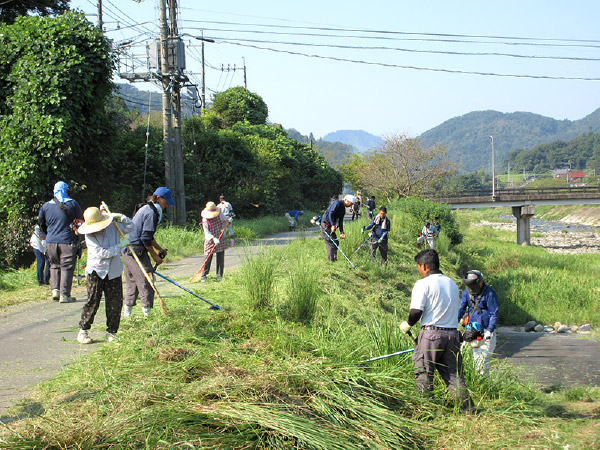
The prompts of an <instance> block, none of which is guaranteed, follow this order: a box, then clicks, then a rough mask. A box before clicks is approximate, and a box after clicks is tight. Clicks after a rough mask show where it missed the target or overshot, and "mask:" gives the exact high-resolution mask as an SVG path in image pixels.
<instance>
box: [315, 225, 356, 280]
mask: <svg viewBox="0 0 600 450" xmlns="http://www.w3.org/2000/svg"><path fill="white" fill-rule="evenodd" d="M323 231H324V232H325V234H326V235H327V237H328V238H329V240H330V241H331V242H333V245H335V246H336V248H337V249H338V250H339V251H340V253H341V254H342V255H344V258H346V261H348V263H349V264H350V265H351V266H352V268H353V269H354V270H356V271H358V269H357V268H356V266H355V265H354V264H352V261H350V260H349V259H348V257H347V256H346V254H345V253H344V252H343V251H342V249H341V248H340V246H339V245H337V244H336V243H335V241H334V240H333V238H332V237H331V235H330V234H329V233H328V232H327V230H325V229H323Z"/></svg>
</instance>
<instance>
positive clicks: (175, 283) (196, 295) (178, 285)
mask: <svg viewBox="0 0 600 450" xmlns="http://www.w3.org/2000/svg"><path fill="white" fill-rule="evenodd" d="M154 273H155V274H156V275H158V276H159V277H161V278H164V279H165V280H167V281H168V282H170V283H173V284H174V285H175V286H177V287H179V288H181V289H183V290H184V291H185V292H189V293H190V294H192V295H193V296H194V297H198V298H199V299H200V300H202V301H204V302H206V303H208V304H209V305H211V306H213V307H215V308H217V309H222V308H221V307H220V306H219V305H215V304H214V303H212V302H209V301H208V300H206V299H205V298H202V297H200V296H199V295H198V294H196V293H195V292H192V291H191V290H190V289H188V288H186V287H184V286H182V285H180V284H179V283H177V282H176V281H173V280H171V279H170V278H169V277H167V276H165V275H163V274H162V273H158V272H154Z"/></svg>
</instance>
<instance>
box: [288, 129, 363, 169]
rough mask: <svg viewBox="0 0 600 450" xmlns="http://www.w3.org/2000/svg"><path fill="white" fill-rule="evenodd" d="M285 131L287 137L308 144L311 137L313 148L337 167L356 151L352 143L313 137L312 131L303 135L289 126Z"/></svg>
mask: <svg viewBox="0 0 600 450" xmlns="http://www.w3.org/2000/svg"><path fill="white" fill-rule="evenodd" d="M286 131H287V134H288V137H289V138H291V139H296V140H297V141H299V142H302V143H303V144H307V145H308V144H310V141H311V139H312V145H313V148H315V149H316V150H317V151H318V152H319V153H320V154H321V155H322V156H323V158H325V161H327V164H329V165H330V166H331V167H339V166H340V165H342V164H343V163H344V162H346V158H348V157H350V156H352V154H354V153H358V149H357V148H356V147H354V146H352V145H348V144H344V143H342V142H329V141H324V140H323V139H315V138H314V136H313V134H312V133H311V134H310V136H305V135H303V134H301V133H300V132H299V131H297V130H295V129H294V128H290V129H289V130H286Z"/></svg>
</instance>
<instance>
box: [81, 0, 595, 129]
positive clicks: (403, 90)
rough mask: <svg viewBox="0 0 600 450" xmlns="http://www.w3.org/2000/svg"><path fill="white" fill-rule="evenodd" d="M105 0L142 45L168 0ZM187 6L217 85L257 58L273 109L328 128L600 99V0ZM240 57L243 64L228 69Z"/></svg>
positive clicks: (118, 37) (191, 63) (119, 36)
mask: <svg viewBox="0 0 600 450" xmlns="http://www.w3.org/2000/svg"><path fill="white" fill-rule="evenodd" d="M103 3H104V20H105V21H106V24H105V28H106V30H107V34H108V36H109V37H110V38H112V39H114V40H115V41H116V42H120V41H124V40H128V39H131V38H135V41H136V42H138V43H139V44H138V45H136V46H134V48H133V49H134V52H135V53H136V54H138V55H140V56H142V55H143V54H144V52H145V50H144V46H143V42H144V41H145V40H146V39H150V38H151V37H152V36H154V37H156V36H158V1H157V0H143V1H141V2H137V1H134V0H103ZM71 6H72V7H73V8H80V9H81V10H83V11H84V12H85V13H86V14H89V15H88V18H89V19H90V20H91V21H93V22H95V21H96V16H95V15H92V14H95V12H96V1H95V0H94V1H92V0H72V1H71ZM179 7H180V16H179V31H180V33H187V34H189V35H191V36H199V35H201V34H202V33H203V35H204V36H205V37H210V38H213V39H215V43H207V44H205V56H206V61H207V64H208V65H209V66H210V68H208V69H207V71H206V84H207V89H208V92H209V93H210V92H213V91H222V90H225V89H227V88H229V87H232V86H236V85H242V84H243V78H242V71H241V70H239V68H241V66H242V65H243V58H245V61H246V66H247V78H248V89H250V90H251V91H253V92H256V93H258V94H259V95H261V96H262V97H263V99H264V100H265V102H266V103H267V105H268V106H269V119H270V120H271V121H272V122H274V123H280V124H282V125H283V126H284V127H286V128H296V129H297V130H298V131H300V132H301V133H303V134H308V133H310V132H312V133H313V134H314V135H315V137H317V138H318V137H322V136H323V135H325V134H327V133H328V132H332V131H336V130H342V129H362V130H365V131H368V132H370V133H373V134H376V135H380V136H382V135H389V134H395V133H407V134H408V135H410V136H417V135H419V134H420V133H422V132H424V131H427V130H428V129H430V128H433V127H435V126H437V125H439V124H441V123H442V122H444V121H446V120H448V119H450V118H452V117H455V116H459V115H462V114H466V113H468V112H471V111H477V110H488V109H493V110H497V111H501V112H514V111H527V112H533V113H538V114H542V115H545V116H549V117H553V118H556V119H569V120H576V119H580V118H582V117H584V116H586V115H587V114H589V113H591V112H593V111H595V110H596V109H597V108H599V107H600V31H599V30H600V28H599V27H598V25H597V20H598V17H600V2H598V1H597V0H594V1H592V0H584V1H570V2H567V1H556V0H555V1H548V0H546V1H538V0H528V1H523V0H521V1H515V0H505V1H502V2H486V1H482V0H481V1H474V0H468V1H460V2H449V1H447V0H446V1H440V0H428V1H426V2H415V1H411V2H407V1H401V0H396V1H387V0H385V1H372V2H366V1H353V0H347V1H337V0H336V1H327V0H321V1H313V0H305V1H302V2H293V3H292V2H285V1H281V0H280V1H271V0H254V1H247V0H246V1H220V2H206V1H201V0H179ZM116 19H119V26H120V29H117V23H116ZM146 22H148V23H146ZM217 22H220V23H217ZM224 22H227V23H224ZM139 23H142V24H143V25H136V24H139ZM125 27H127V28H125ZM324 29H326V30H324ZM228 30H229V31H228ZM382 32H383V33H382ZM405 33H414V34H405ZM315 34H320V35H323V34H325V35H327V36H314V35H315ZM382 38H383V39H382ZM508 38H511V39H508ZM512 38H517V39H512ZM184 40H185V43H186V45H187V46H188V48H187V52H186V55H187V69H188V70H189V71H190V72H191V73H190V77H191V79H192V80H196V81H198V82H199V80H200V72H201V69H200V67H201V64H200V62H199V60H200V58H199V50H200V47H199V41H197V40H195V39H192V38H191V37H190V36H184ZM257 41H260V42H257ZM265 41H268V42H265ZM442 41H444V42H442ZM449 41H451V42H449ZM465 41H466V42H465ZM582 41H586V42H582ZM281 42H288V43H290V44H281ZM298 44H302V45H298ZM306 44H310V46H308V45H306ZM250 46H254V47H263V49H257V48H253V47H250ZM333 46H336V47H333ZM340 47H351V48H340ZM358 47H371V48H368V49H366V48H362V49H360V48H358ZM372 47H387V48H393V49H395V50H387V49H385V50H384V49H374V48H372ZM267 49H271V50H267ZM273 50H277V51H273ZM285 52H296V53H300V54H304V55H312V56H310V57H309V56H302V55H298V54H296V55H294V54H290V53H285ZM432 52H435V53H432ZM440 52H441V53H440ZM450 53H452V54H450ZM456 53H461V54H456ZM474 53H476V54H477V55H473V54H474ZM482 53H487V54H486V55H483V54H482ZM490 53H494V54H496V55H490ZM499 53H501V54H505V55H506V54H509V55H513V56H501V55H498V54H499ZM533 57H535V58H533ZM326 58H337V59H345V60H354V61H364V62H368V63H372V64H365V63H360V64H359V63H354V62H348V61H338V60H333V59H326ZM550 58H561V59H550ZM565 58H570V59H565ZM584 59H588V60H584ZM589 59H596V61H590V60H589ZM234 65H235V66H236V68H237V69H238V70H236V71H235V72H233V71H230V72H224V71H221V70H220V68H221V67H224V68H227V67H228V66H229V67H230V68H233V66H234ZM384 65H387V66H384ZM396 66H404V67H405V68H401V67H396ZM406 67H414V68H418V69H410V68H406ZM424 69H434V70H424ZM453 71H454V72H457V71H458V72H483V73H493V74H500V75H509V74H511V75H526V76H534V77H553V78H559V77H562V78H565V77H566V78H596V79H597V80H595V81H584V80H564V79H544V78H517V77H507V76H483V75H475V74H464V73H452V72H453ZM136 87H138V88H139V89H147V90H157V89H156V88H155V87H153V86H152V85H150V84H139V83H138V84H136Z"/></svg>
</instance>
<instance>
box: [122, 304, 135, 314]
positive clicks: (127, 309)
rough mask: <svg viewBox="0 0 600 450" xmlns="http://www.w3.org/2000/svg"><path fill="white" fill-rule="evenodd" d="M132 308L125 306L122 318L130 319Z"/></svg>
mask: <svg viewBox="0 0 600 450" xmlns="http://www.w3.org/2000/svg"><path fill="white" fill-rule="evenodd" d="M132 312H133V306H129V305H125V306H124V308H123V317H131V313H132Z"/></svg>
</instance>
